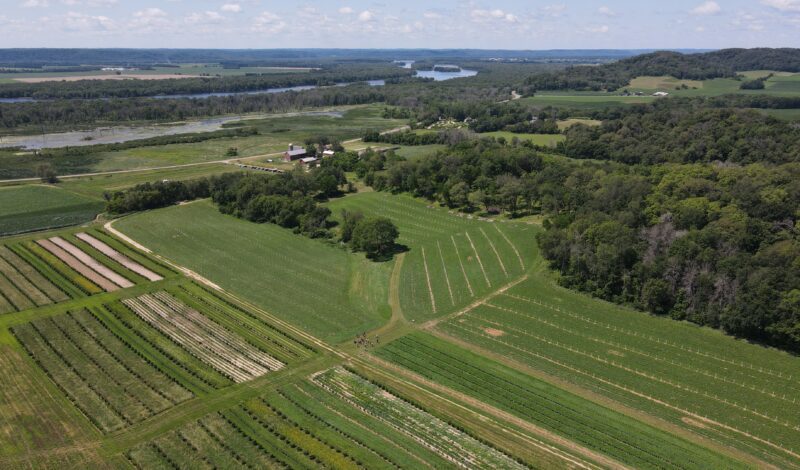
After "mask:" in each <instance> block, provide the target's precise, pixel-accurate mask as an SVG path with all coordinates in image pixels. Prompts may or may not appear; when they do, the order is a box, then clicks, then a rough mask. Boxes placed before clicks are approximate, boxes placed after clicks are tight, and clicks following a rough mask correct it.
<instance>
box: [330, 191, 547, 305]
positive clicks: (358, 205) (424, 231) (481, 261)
mask: <svg viewBox="0 0 800 470" xmlns="http://www.w3.org/2000/svg"><path fill="white" fill-rule="evenodd" d="M328 207H329V208H330V209H331V211H333V212H334V214H339V213H340V212H341V210H342V209H346V210H349V211H361V212H363V213H364V214H367V215H381V216H384V217H388V218H390V219H391V220H393V221H394V222H395V224H397V226H398V228H399V229H400V238H399V240H398V242H399V243H401V244H403V245H406V246H407V247H408V248H409V251H408V253H406V255H405V260H404V262H403V269H402V272H401V283H400V303H401V307H402V310H403V313H404V314H405V316H406V317H407V318H409V319H411V320H412V321H427V320H430V319H432V318H436V317H438V316H441V315H445V314H447V313H449V312H452V311H454V310H457V309H459V308H462V307H463V306H465V305H467V304H469V303H470V302H473V301H474V300H475V299H477V298H480V297H481V296H482V295H485V294H486V293H488V292H491V291H493V290H495V289H498V288H500V287H502V286H503V285H504V284H507V283H510V282H512V281H514V280H515V279H518V278H519V277H520V276H522V275H523V273H525V271H526V270H527V267H530V263H531V260H532V258H533V256H534V254H535V249H533V247H532V245H531V241H532V240H533V230H532V229H530V228H529V227H528V226H526V225H524V224H503V223H496V222H487V221H484V220H478V219H477V218H473V217H471V216H470V217H469V218H468V217H458V216H456V215H453V214H449V213H448V212H447V211H446V210H444V209H441V208H434V207H430V206H426V205H425V204H423V203H422V202H420V201H418V200H415V199H412V198H410V197H408V196H392V195H389V194H386V193H378V192H372V193H363V194H356V195H354V196H349V197H346V198H343V199H340V200H337V201H334V202H332V203H330V204H329V205H328Z"/></svg>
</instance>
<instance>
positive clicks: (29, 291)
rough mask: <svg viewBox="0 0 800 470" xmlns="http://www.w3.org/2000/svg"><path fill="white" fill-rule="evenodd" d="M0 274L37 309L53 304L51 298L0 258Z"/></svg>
mask: <svg viewBox="0 0 800 470" xmlns="http://www.w3.org/2000/svg"><path fill="white" fill-rule="evenodd" d="M0 274H2V275H3V276H5V277H6V279H8V280H9V281H11V283H12V284H14V286H15V287H16V288H17V289H19V291H20V292H22V293H23V294H25V296H26V297H28V298H29V299H30V300H31V301H32V302H33V303H34V304H36V306H37V307H40V306H42V305H47V304H50V303H52V301H51V300H50V298H49V297H47V296H46V295H45V294H44V292H42V291H40V290H39V289H38V288H36V286H35V285H33V283H31V281H29V280H28V279H27V278H26V277H25V276H23V275H22V273H20V272H19V271H18V270H17V269H16V268H14V266H12V265H11V264H9V263H8V262H7V261H5V260H4V259H2V258H0Z"/></svg>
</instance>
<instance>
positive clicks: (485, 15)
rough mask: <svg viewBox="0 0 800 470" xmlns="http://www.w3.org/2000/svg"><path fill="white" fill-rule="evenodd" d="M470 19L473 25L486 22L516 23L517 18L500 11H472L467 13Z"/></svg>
mask: <svg viewBox="0 0 800 470" xmlns="http://www.w3.org/2000/svg"><path fill="white" fill-rule="evenodd" d="M469 16H470V18H472V21H474V22H475V23H485V22H487V21H507V22H509V23H516V22H517V17H516V15H514V14H512V13H507V12H505V11H503V10H500V9H494V10H481V9H476V10H472V11H471V12H470V13H469Z"/></svg>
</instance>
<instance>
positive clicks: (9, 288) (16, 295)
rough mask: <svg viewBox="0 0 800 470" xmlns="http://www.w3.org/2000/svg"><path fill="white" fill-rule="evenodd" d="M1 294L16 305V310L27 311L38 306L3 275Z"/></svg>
mask: <svg viewBox="0 0 800 470" xmlns="http://www.w3.org/2000/svg"><path fill="white" fill-rule="evenodd" d="M0 293H2V294H3V297H5V298H6V299H8V301H9V302H11V304H12V305H14V307H15V309H16V310H27V309H29V308H33V307H35V306H36V305H35V304H34V303H33V301H31V299H30V298H29V297H28V296H27V295H25V293H24V292H22V291H20V290H19V289H17V287H16V286H15V285H14V283H13V282H11V280H10V279H8V278H7V277H6V276H5V275H4V274H3V273H0Z"/></svg>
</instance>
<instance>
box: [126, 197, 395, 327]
mask: <svg viewBox="0 0 800 470" xmlns="http://www.w3.org/2000/svg"><path fill="white" fill-rule="evenodd" d="M115 228H117V229H118V230H120V231H122V232H124V233H125V234H126V235H128V236H130V237H131V238H133V239H134V240H136V241H137V242H139V243H142V244H143V245H145V246H147V247H148V248H150V249H152V250H153V251H155V252H156V253H158V254H160V255H163V256H165V257H166V258H168V259H170V260H172V261H174V262H176V263H178V264H180V265H182V266H186V267H188V268H189V269H192V270H193V271H195V272H197V273H199V274H200V275H202V276H204V277H206V278H208V279H210V280H211V281H212V282H214V283H216V284H218V285H220V286H221V287H223V288H224V289H226V290H229V291H230V292H232V293H234V294H236V295H238V296H241V297H242V298H244V299H246V300H249V301H251V302H253V303H255V304H256V305H258V306H260V307H262V308H264V309H265V310H267V311H269V312H270V313H272V314H274V315H276V316H278V317H280V318H282V319H284V320H286V321H288V322H290V323H292V324H294V325H296V326H298V327H300V328H302V329H304V330H306V331H309V332H310V333H312V334H314V335H316V336H318V337H320V338H323V339H326V340H329V341H332V342H336V341H341V340H344V339H346V338H349V337H351V336H354V335H356V334H357V333H360V332H362V331H366V330H369V329H371V328H374V327H377V326H378V325H380V324H381V323H382V322H384V321H386V320H387V319H388V317H389V312H388V306H387V298H388V293H387V284H388V276H389V272H390V270H391V264H387V263H373V262H371V261H368V260H366V259H365V258H364V257H363V255H354V254H350V253H348V252H347V251H346V250H345V249H344V248H340V247H337V246H332V245H329V244H326V243H325V242H323V241H319V240H311V239H309V238H307V237H304V236H301V235H295V234H293V233H292V232H291V231H290V230H286V229H284V228H281V227H278V226H276V225H271V224H255V223H252V222H248V221H246V220H242V219H237V218H235V217H233V216H229V215H224V214H221V213H219V211H218V210H217V209H216V207H215V206H214V205H213V204H212V203H211V202H210V201H199V202H195V203H191V204H187V205H183V206H174V207H169V208H166V209H160V210H155V211H150V212H145V213H140V214H136V215H133V216H130V217H125V218H123V219H120V220H119V221H118V222H117V223H116V224H115Z"/></svg>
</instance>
